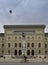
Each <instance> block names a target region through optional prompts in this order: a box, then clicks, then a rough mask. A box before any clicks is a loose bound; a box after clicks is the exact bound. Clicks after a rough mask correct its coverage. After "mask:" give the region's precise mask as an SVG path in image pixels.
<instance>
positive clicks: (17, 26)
mask: <svg viewBox="0 0 48 65" xmlns="http://www.w3.org/2000/svg"><path fill="white" fill-rule="evenodd" d="M4 28H45V25H4Z"/></svg>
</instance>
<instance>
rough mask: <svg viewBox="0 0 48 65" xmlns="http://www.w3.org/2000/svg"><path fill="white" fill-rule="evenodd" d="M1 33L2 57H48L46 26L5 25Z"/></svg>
mask: <svg viewBox="0 0 48 65" xmlns="http://www.w3.org/2000/svg"><path fill="white" fill-rule="evenodd" d="M3 27H4V33H0V55H11V56H13V55H14V56H16V57H21V56H23V55H24V54H25V55H26V56H27V57H31V56H34V55H48V33H45V31H44V30H45V25H4V26H3Z"/></svg>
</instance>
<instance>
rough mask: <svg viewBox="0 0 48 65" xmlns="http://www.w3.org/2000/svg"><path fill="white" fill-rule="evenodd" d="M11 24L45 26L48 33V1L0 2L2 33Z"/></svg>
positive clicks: (16, 0)
mask: <svg viewBox="0 0 48 65" xmlns="http://www.w3.org/2000/svg"><path fill="white" fill-rule="evenodd" d="M9 10H12V13H11V14H10V13H9ZM10 24H11V25H12V24H15V25H21V24H23V25H24V24H25V25H26V24H32V25H33V24H45V25H46V29H45V31H46V32H48V0H0V32H3V25H10Z"/></svg>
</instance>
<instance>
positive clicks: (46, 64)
mask: <svg viewBox="0 0 48 65" xmlns="http://www.w3.org/2000/svg"><path fill="white" fill-rule="evenodd" d="M0 65H48V62H32V63H31V62H30V63H16V62H0Z"/></svg>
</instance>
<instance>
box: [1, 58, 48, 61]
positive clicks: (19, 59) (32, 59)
mask: <svg viewBox="0 0 48 65" xmlns="http://www.w3.org/2000/svg"><path fill="white" fill-rule="evenodd" d="M27 60H28V62H42V61H43V62H48V58H46V59H43V58H30V59H27ZM0 62H23V58H14V59H13V58H5V59H4V58H0Z"/></svg>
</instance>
